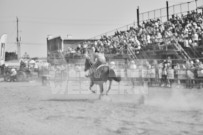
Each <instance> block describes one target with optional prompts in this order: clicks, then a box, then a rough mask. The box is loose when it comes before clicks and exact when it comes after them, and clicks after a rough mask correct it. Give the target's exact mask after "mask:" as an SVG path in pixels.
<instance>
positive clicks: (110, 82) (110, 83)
mask: <svg viewBox="0 0 203 135" xmlns="http://www.w3.org/2000/svg"><path fill="white" fill-rule="evenodd" d="M111 85H112V80H111V81H109V88H108V90H107V91H106V95H108V93H109V91H110V89H111Z"/></svg>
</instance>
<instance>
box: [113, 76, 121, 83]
mask: <svg viewBox="0 0 203 135" xmlns="http://www.w3.org/2000/svg"><path fill="white" fill-rule="evenodd" d="M113 80H114V81H116V82H120V81H121V77H120V76H116V77H113Z"/></svg>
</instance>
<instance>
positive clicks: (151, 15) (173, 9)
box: [90, 0, 203, 39]
mask: <svg viewBox="0 0 203 135" xmlns="http://www.w3.org/2000/svg"><path fill="white" fill-rule="evenodd" d="M202 3H203V0H193V1H188V2H183V3H179V4H174V5H171V6H170V5H169V9H168V11H169V18H171V17H172V15H185V14H187V12H188V11H193V10H195V11H197V7H198V6H201V5H202ZM169 4H170V3H169ZM139 16H140V23H142V22H143V21H146V20H149V19H157V18H159V19H160V20H161V21H162V22H165V21H167V8H166V7H163V8H159V9H155V10H151V11H147V12H142V13H140V14H139ZM136 24H137V22H136V21H135V22H133V23H130V24H127V25H125V26H122V27H119V28H116V29H113V30H110V31H108V32H105V33H102V34H100V35H97V36H94V37H92V38H90V39H99V38H100V37H102V36H103V35H106V36H108V35H114V33H115V32H116V31H126V30H128V29H129V28H130V27H135V26H136Z"/></svg>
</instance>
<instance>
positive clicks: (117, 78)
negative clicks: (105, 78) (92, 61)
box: [109, 69, 121, 82]
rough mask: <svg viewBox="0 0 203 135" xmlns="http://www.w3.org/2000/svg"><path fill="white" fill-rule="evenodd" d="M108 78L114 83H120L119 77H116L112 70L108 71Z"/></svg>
mask: <svg viewBox="0 0 203 135" xmlns="http://www.w3.org/2000/svg"><path fill="white" fill-rule="evenodd" d="M109 78H111V79H112V80H114V81H116V82H120V81H121V77H120V76H117V75H116V73H115V71H114V70H113V69H110V70H109Z"/></svg>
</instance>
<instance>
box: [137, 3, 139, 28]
mask: <svg viewBox="0 0 203 135" xmlns="http://www.w3.org/2000/svg"><path fill="white" fill-rule="evenodd" d="M139 25H140V10H139V6H138V7H137V27H139Z"/></svg>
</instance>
